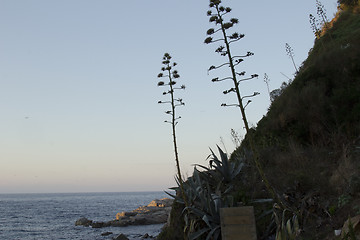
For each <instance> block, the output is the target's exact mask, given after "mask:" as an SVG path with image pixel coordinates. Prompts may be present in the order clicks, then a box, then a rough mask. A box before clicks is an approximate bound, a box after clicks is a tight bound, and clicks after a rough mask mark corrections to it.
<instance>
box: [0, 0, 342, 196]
mask: <svg viewBox="0 0 360 240" xmlns="http://www.w3.org/2000/svg"><path fill="white" fill-rule="evenodd" d="M321 2H322V4H323V5H324V6H325V9H326V11H327V17H328V18H329V19H331V18H332V17H333V16H334V13H335V12H336V6H337V3H336V0H322V1H321ZM208 4H209V1H207V0H202V1H200V0H197V1H193V0H181V1H180V0H152V1H145V0H132V1H121V0H105V1H104V0H76V1H74V0H62V1H56V0H31V1H29V0H0V32H1V37H0V193H46V192H51V193H56V192H122V191H163V190H167V189H168V188H169V187H172V186H174V185H175V182H174V176H175V174H176V168H175V158H174V153H173V145H172V136H171V126H170V125H169V124H166V123H164V121H165V120H169V119H168V115H166V114H165V113H164V112H165V111H166V110H168V108H167V106H165V105H161V104H157V102H158V101H159V100H163V101H165V100H167V98H166V96H163V95H162V92H163V91H164V89H163V88H159V87H158V86H157V82H158V81H159V79H158V78H157V75H158V73H159V72H160V71H161V67H162V64H161V61H162V56H163V54H164V53H165V52H168V53H170V55H171V56H172V57H173V60H174V61H175V62H177V63H178V65H177V70H178V72H179V74H180V76H181V77H180V79H178V83H179V84H184V85H186V90H185V91H180V92H176V94H177V96H178V97H181V98H182V99H183V101H184V102H185V104H186V105H185V106H184V107H181V108H178V109H177V112H178V113H179V114H180V115H181V117H182V118H181V119H180V120H179V124H178V125H177V140H178V150H179V155H180V162H181V168H182V172H183V174H184V176H190V175H191V174H192V171H193V167H194V164H202V165H206V164H207V161H206V158H207V156H208V155H209V154H210V150H209V148H211V149H214V150H216V145H219V146H220V147H221V148H223V149H224V150H226V151H227V152H228V153H231V152H232V151H233V150H234V149H235V144H234V143H233V141H232V138H231V129H234V130H235V131H236V132H237V133H238V134H239V136H241V137H243V136H244V134H245V131H244V129H243V124H242V120H241V115H240V111H239V109H237V108H227V107H221V106H220V105H221V104H222V103H235V98H234V97H235V96H231V95H229V94H228V95H223V94H222V92H223V91H224V90H226V89H227V88H229V87H231V85H229V83H212V82H211V79H212V78H214V77H217V76H223V77H225V76H227V75H229V71H228V69H222V70H219V71H211V72H210V73H208V72H207V69H208V68H209V67H210V66H211V65H217V64H221V63H223V62H224V60H225V59H223V58H222V57H221V56H219V55H218V54H216V53H215V52H214V50H215V49H216V48H217V47H218V46H219V44H216V43H214V44H210V45H206V44H204V39H205V38H206V37H207V36H206V31H207V29H208V28H211V27H213V25H212V24H211V23H209V21H208V16H207V15H206V12H207V11H208V10H209V8H208ZM223 5H224V6H229V7H231V8H232V9H233V11H232V12H231V14H229V16H230V17H234V18H238V19H239V24H237V25H235V27H234V28H233V30H234V31H237V32H239V33H243V34H245V38H243V39H242V40H241V41H239V42H238V43H236V44H233V46H232V51H233V53H234V54H239V55H240V54H244V53H246V52H248V51H251V52H253V53H254V56H252V57H250V58H246V59H245V61H244V62H243V63H241V65H239V66H238V71H239V72H241V71H246V73H247V74H248V75H251V74H255V73H256V74H258V75H259V78H258V79H254V80H252V81H251V82H244V83H243V84H242V85H241V86H240V87H241V92H242V94H243V95H249V94H252V93H253V92H255V91H256V92H260V93H261V94H260V95H259V96H257V97H256V98H254V99H252V103H251V104H250V105H249V106H248V107H247V108H246V111H247V115H248V119H249V122H250V125H251V126H256V123H257V122H258V121H259V120H260V119H261V118H262V117H263V116H264V115H266V112H267V109H268V107H269V105H270V100H269V94H268V90H267V86H266V84H265V82H264V74H265V73H266V74H267V75H268V76H269V79H270V82H269V88H270V90H273V89H276V88H279V87H280V85H281V83H282V82H284V81H288V78H293V76H294V72H295V69H294V66H293V64H292V61H291V59H290V58H289V56H287V54H286V51H285V44H286V43H289V44H290V46H291V47H292V49H293V51H294V61H295V63H296V65H297V66H298V67H299V66H301V63H302V62H303V61H304V60H305V59H306V57H307V55H308V52H309V50H310V49H311V47H312V46H313V43H314V35H313V32H312V30H311V27H310V24H309V14H313V15H315V16H316V3H315V0H303V1H294V0H290V1H289V0H274V1H239V0H237V1H234V0H233V1H231V0H225V1H223Z"/></svg>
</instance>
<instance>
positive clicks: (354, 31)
mask: <svg viewBox="0 0 360 240" xmlns="http://www.w3.org/2000/svg"><path fill="white" fill-rule="evenodd" d="M341 6H342V7H343V5H341ZM359 8H360V7H359V6H357V7H347V8H346V9H345V10H342V11H340V10H339V13H338V14H337V15H336V17H335V18H334V19H333V20H332V21H331V23H329V24H328V25H327V26H324V27H323V29H322V32H321V34H319V37H318V38H317V39H316V41H315V43H314V47H313V49H311V50H310V51H309V55H308V58H307V59H306V60H305V61H304V63H303V64H302V66H301V68H300V70H299V72H298V73H297V75H296V76H295V78H294V80H293V81H292V82H291V83H289V84H285V85H283V86H286V87H283V88H282V89H281V91H280V93H281V94H279V95H278V96H277V97H276V98H275V99H274V100H273V102H272V104H271V106H270V107H269V110H268V112H267V114H266V116H264V117H263V118H262V119H261V120H260V121H259V122H258V124H257V126H256V127H255V128H253V129H251V130H250V131H249V133H248V134H247V135H246V136H245V138H244V140H243V141H242V143H241V145H240V147H239V148H238V149H236V150H235V151H234V152H233V153H232V155H231V158H230V161H229V160H228V159H227V156H226V154H224V153H223V152H222V151H221V149H219V154H220V157H219V158H218V157H217V156H216V154H215V153H214V152H212V155H211V157H210V166H209V167H204V166H197V167H198V168H200V169H202V170H203V171H199V170H198V169H196V168H195V169H194V175H193V176H191V177H190V178H188V180H187V181H186V182H185V183H184V188H185V192H186V196H187V198H188V199H187V200H188V201H189V202H190V207H189V208H187V210H186V211H185V210H184V211H183V209H184V205H182V204H181V201H182V199H181V196H180V197H179V195H178V196H177V197H176V199H177V200H178V202H175V204H174V205H173V209H172V214H171V221H170V225H169V226H168V227H167V228H165V230H164V231H163V232H162V233H161V234H160V236H159V239H187V237H185V236H184V237H183V236H182V235H184V233H185V234H187V233H188V236H192V237H190V239H219V236H220V235H219V231H220V227H219V221H220V220H219V219H220V218H219V208H220V207H233V206H241V205H254V207H255V215H256V224H257V232H258V239H275V234H276V233H277V232H278V233H279V229H280V230H284V232H285V231H287V230H286V227H285V226H283V227H281V225H282V224H281V222H282V221H283V223H286V222H287V221H289V224H290V226H291V227H292V233H291V234H289V233H286V234H285V233H284V234H285V235H286V236H287V237H283V238H278V239H321V240H322V239H340V237H335V235H334V230H338V229H341V228H342V226H343V225H344V222H345V221H346V220H347V219H348V218H349V217H354V216H357V215H360V44H359V43H360V14H359V12H360V11H359ZM250 139H252V142H253V143H254V144H253V145H255V149H251V148H250V147H249V145H250V144H249V143H250V141H251V140H250ZM251 151H253V152H251ZM256 155H258V156H259V158H256V157H254V156H256ZM252 158H256V159H258V160H259V161H260V163H261V165H262V168H263V170H264V173H265V176H266V177H267V178H268V180H269V183H270V185H271V187H272V188H273V190H274V191H275V193H276V196H278V198H279V199H277V200H276V201H277V203H278V205H277V206H278V207H274V206H275V205H274V202H269V201H268V200H269V198H270V197H272V195H271V194H269V191H267V190H269V189H268V188H267V187H266V186H265V184H264V182H265V181H263V180H264V179H262V178H261V177H260V175H259V173H258V170H257V168H256V167H255V166H254V161H253V159H252ZM204 169H205V170H204ZM240 169H241V171H240ZM175 190H176V188H175ZM273 196H274V195H273ZM265 200H266V201H265ZM179 202H180V203H179ZM180 216H181V217H180ZM184 218H185V219H186V221H185V222H184V220H183V219H184ZM279 219H280V220H279ZM295 219H296V221H298V222H299V227H298V228H297V227H296V221H295ZM283 225H285V224H283ZM357 227H360V226H357ZM295 235H296V237H295ZM206 236H207V238H206ZM348 237H349V238H348ZM343 239H355V238H351V236H350V235H349V236H346V237H345V238H343Z"/></svg>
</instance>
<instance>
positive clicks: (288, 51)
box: [285, 43, 299, 73]
mask: <svg viewBox="0 0 360 240" xmlns="http://www.w3.org/2000/svg"><path fill="white" fill-rule="evenodd" d="M285 50H286V54H287V55H288V56H289V57H290V58H291V61H292V63H293V65H294V68H295V71H296V73H298V72H299V71H298V69H297V67H296V64H295V61H294V50H293V49H292V48H291V46H290V44H288V43H285Z"/></svg>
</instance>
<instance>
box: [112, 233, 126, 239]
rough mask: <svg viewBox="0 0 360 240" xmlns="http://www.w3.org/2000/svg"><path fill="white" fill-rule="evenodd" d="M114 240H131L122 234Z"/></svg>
mask: <svg viewBox="0 0 360 240" xmlns="http://www.w3.org/2000/svg"><path fill="white" fill-rule="evenodd" d="M114 240H129V239H128V238H127V237H126V236H125V235H124V234H120V235H119V236H117V237H116V238H114Z"/></svg>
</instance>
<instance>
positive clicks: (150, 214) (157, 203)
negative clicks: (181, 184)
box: [75, 198, 173, 228]
mask: <svg viewBox="0 0 360 240" xmlns="http://www.w3.org/2000/svg"><path fill="white" fill-rule="evenodd" d="M172 202H173V200H172V199H169V198H163V199H156V200H154V201H152V202H150V203H149V204H148V205H147V206H142V207H139V208H137V209H135V210H133V211H131V212H121V213H117V214H116V219H115V220H111V221H108V222H95V221H92V220H89V219H87V218H80V219H78V220H77V221H76V222H75V225H76V226H87V227H88V226H91V227H93V228H103V227H109V226H112V227H125V226H129V225H150V224H160V223H166V221H167V219H168V216H169V214H170V211H171V205H172Z"/></svg>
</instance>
